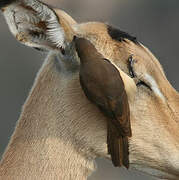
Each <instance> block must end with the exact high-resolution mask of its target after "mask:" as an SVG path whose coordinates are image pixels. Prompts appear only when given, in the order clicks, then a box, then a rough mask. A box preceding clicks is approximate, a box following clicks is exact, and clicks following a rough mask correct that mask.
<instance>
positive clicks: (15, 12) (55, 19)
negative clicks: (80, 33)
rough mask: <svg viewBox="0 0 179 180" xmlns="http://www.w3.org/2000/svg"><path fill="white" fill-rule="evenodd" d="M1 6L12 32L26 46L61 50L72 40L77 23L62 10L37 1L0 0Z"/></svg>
mask: <svg viewBox="0 0 179 180" xmlns="http://www.w3.org/2000/svg"><path fill="white" fill-rule="evenodd" d="M3 1H4V2H3ZM0 5H1V6H0V8H1V10H2V12H3V14H4V16H5V18H6V21H7V23H8V25H9V28H10V31H11V32H12V34H13V35H14V36H15V37H16V39H17V40H18V41H20V42H21V43H23V44H25V45H27V46H30V47H33V48H37V49H45V50H61V49H64V48H65V47H66V46H68V44H69V43H70V42H71V41H72V40H73V31H72V28H71V25H72V24H75V23H76V22H75V21H74V20H73V19H72V18H71V17H70V16H69V15H68V14H66V13H65V12H63V11H61V10H58V9H53V8H51V7H49V6H47V5H46V4H44V3H42V2H39V1H38V0H1V4H0ZM3 5H4V7H3Z"/></svg>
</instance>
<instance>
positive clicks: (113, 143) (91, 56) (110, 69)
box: [75, 38, 132, 168]
mask: <svg viewBox="0 0 179 180" xmlns="http://www.w3.org/2000/svg"><path fill="white" fill-rule="evenodd" d="M75 44H76V50H77V53H78V56H79V58H80V62H81V65H80V83H81V87H82V89H83V91H84V93H85V95H86V97H87V98H88V99H89V100H90V101H91V102H92V103H94V104H95V105H96V106H97V107H98V108H99V109H100V111H101V112H102V113H103V114H104V115H105V116H107V119H108V121H107V145H108V153H109V154H110V155H111V158H112V162H113V164H114V166H119V167H120V166H122V165H123V166H125V167H126V168H129V145H128V137H131V136H132V133H131V125H130V109H129V104H128V97H127V94H126V91H125V87H124V83H123V80H122V78H121V75H120V72H119V70H118V69H117V68H116V67H115V66H114V65H113V64H112V63H111V62H110V61H109V60H107V59H105V58H104V57H103V56H102V55H101V54H100V53H99V52H98V51H97V49H96V48H95V47H94V45H93V44H92V43H91V42H90V41H88V40H86V39H84V38H76V39H75Z"/></svg>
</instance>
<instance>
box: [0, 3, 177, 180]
mask: <svg viewBox="0 0 179 180" xmlns="http://www.w3.org/2000/svg"><path fill="white" fill-rule="evenodd" d="M44 2H47V3H49V4H50V5H53V6H55V7H59V8H62V9H64V10H65V11H67V12H68V13H69V14H70V15H71V16H72V17H73V18H74V19H76V20H77V21H78V22H85V21H102V22H107V23H109V24H112V25H115V26H117V27H119V28H120V29H122V30H124V31H127V32H129V33H131V34H132V35H134V36H137V38H138V39H139V41H141V42H142V43H143V44H144V45H146V46H147V47H148V48H149V49H150V50H151V51H152V52H153V53H154V54H155V55H156V56H157V58H158V59H159V61H160V63H161V64H162V66H163V68H164V70H165V72H166V75H167V77H168V79H169V81H170V82H171V84H172V85H173V86H174V87H175V88H176V89H177V90H179V71H178V68H179V60H178V54H179V53H178V52H179V45H178V42H179V33H178V32H179V20H178V19H179V1H178V0H165V1H164V0H157V1H156V0H150V1H144V0H132V1H131V0H130V1H129V0H110V1H107V0H73V1H72V0H44ZM45 56H46V55H45V54H40V53H39V52H37V51H35V50H33V49H30V48H28V47H25V46H23V45H21V44H19V43H18V42H16V40H15V39H14V37H13V36H12V35H11V34H10V32H9V29H8V27H7V25H6V23H5V20H4V18H3V16H2V15H0V157H1V156H2V153H3V151H4V149H5V147H6V145H7V142H8V141H9V139H10V136H11V134H12V132H13V130H14V127H15V124H16V121H17V119H18V117H19V115H20V112H21V107H22V105H23V103H24V101H25V99H26V97H27V95H28V92H29V90H30V88H31V86H32V84H33V81H34V78H35V76H36V73H37V72H38V70H39V68H40V66H41V64H42V63H43V61H44V58H45ZM97 164H98V170H97V172H96V173H95V174H93V175H92V177H90V178H89V180H118V179H120V180H144V179H145V180H152V179H153V178H151V177H148V176H145V175H143V174H141V173H139V172H135V171H126V170H124V169H118V168H113V166H112V164H111V163H110V162H109V161H107V160H102V159H98V160H97Z"/></svg>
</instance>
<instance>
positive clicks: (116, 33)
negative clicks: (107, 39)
mask: <svg viewBox="0 0 179 180" xmlns="http://www.w3.org/2000/svg"><path fill="white" fill-rule="evenodd" d="M107 28H108V34H109V35H110V36H111V38H112V39H114V40H116V41H120V42H122V41H125V39H128V40H130V41H132V42H133V43H135V44H138V41H137V38H136V37H134V36H131V35H130V34H128V33H126V32H124V31H121V30H119V29H117V28H114V27H112V26H109V25H108V26H107Z"/></svg>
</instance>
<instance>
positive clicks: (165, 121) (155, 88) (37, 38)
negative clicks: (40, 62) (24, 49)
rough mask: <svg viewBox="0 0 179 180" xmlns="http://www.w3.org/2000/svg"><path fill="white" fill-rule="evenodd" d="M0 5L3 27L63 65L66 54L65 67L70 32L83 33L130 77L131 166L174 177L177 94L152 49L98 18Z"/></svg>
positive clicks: (178, 147) (177, 169)
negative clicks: (50, 53)
mask: <svg viewBox="0 0 179 180" xmlns="http://www.w3.org/2000/svg"><path fill="white" fill-rule="evenodd" d="M8 2H11V1H8ZM5 5H6V7H5V8H3V13H4V15H5V17H6V21H7V22H8V25H9V28H10V30H11V32H12V33H13V35H14V36H15V37H16V39H17V40H19V41H20V42H22V43H24V44H25V45H28V46H31V47H35V48H40V49H45V50H49V51H55V52H57V54H60V56H61V57H62V59H64V60H65V61H67V64H68V58H69V59H70V60H72V61H71V65H72V66H69V67H70V68H73V67H74V66H73V65H74V64H75V63H76V64H78V58H77V56H76V52H75V48H74V44H73V37H74V35H76V36H78V37H84V38H86V39H88V40H90V41H91V42H92V43H93V44H94V45H95V47H96V48H97V50H98V51H99V52H100V53H101V54H103V56H104V57H105V58H107V59H109V60H111V62H112V63H113V64H115V65H116V66H118V68H120V69H121V70H122V71H123V73H124V76H125V77H126V78H127V79H130V80H131V81H133V80H134V81H135V83H136V86H135V87H137V93H136V95H135V101H130V109H131V123H132V131H133V132H132V134H133V137H132V138H131V140H130V162H131V167H133V168H135V169H138V170H141V171H143V172H146V173H148V174H151V175H154V176H157V177H158V178H161V179H171V180H173V179H176V180H177V179H178V178H179V95H178V92H176V91H175V89H174V88H173V87H172V86H171V85H170V83H169V82H168V80H167V79H166V76H165V74H164V72H163V69H162V67H161V65H160V63H159V62H158V60H157V59H156V58H155V57H154V56H153V55H152V53H151V52H150V51H149V50H148V49H147V48H146V47H144V46H143V45H142V44H141V43H139V42H138V41H137V40H136V38H134V37H133V36H130V35H129V34H127V33H124V32H122V31H119V30H117V29H115V28H112V27H111V26H109V25H106V24H103V23H98V22H93V23H83V24H77V23H76V22H75V21H74V20H73V19H72V18H71V17H70V16H69V15H67V14H66V13H65V12H63V11H61V10H58V9H52V8H50V7H48V6H47V5H45V4H43V3H40V2H39V1H37V0H32V1H29V0H22V1H15V3H11V4H8V3H7V4H5ZM99 146H100V144H99ZM100 148H101V147H99V149H100ZM99 149H97V150H96V151H97V152H98V153H99ZM94 151H95V149H94ZM104 154H105V155H104ZM101 155H102V156H106V157H107V152H106V149H104V150H101Z"/></svg>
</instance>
